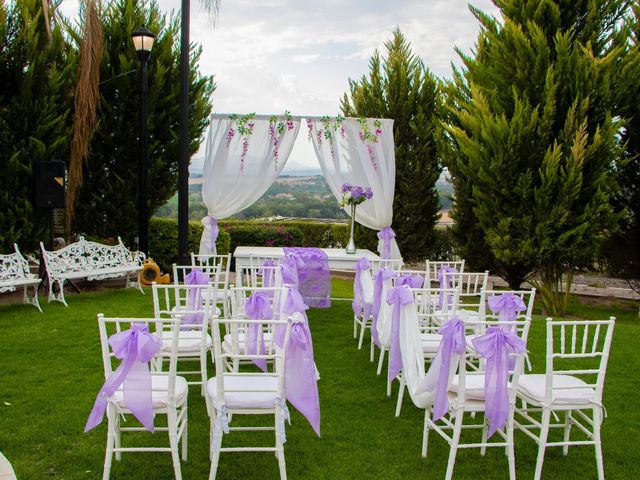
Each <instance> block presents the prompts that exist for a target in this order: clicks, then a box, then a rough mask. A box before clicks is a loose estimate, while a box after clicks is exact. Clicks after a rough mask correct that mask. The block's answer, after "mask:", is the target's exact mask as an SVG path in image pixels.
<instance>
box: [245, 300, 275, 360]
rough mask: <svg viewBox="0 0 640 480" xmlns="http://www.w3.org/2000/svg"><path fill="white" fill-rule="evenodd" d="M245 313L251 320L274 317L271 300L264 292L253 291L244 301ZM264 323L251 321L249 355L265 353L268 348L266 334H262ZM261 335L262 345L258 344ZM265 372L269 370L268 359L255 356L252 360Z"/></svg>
mask: <svg viewBox="0 0 640 480" xmlns="http://www.w3.org/2000/svg"><path fill="white" fill-rule="evenodd" d="M244 313H245V315H246V316H247V317H248V318H250V319H251V320H270V319H272V318H273V310H272V309H271V301H270V300H269V297H268V296H267V295H266V294H265V293H262V292H253V293H252V294H251V295H250V296H249V298H247V301H246V302H245V303H244ZM260 330H262V324H259V323H251V324H250V325H249V328H248V329H247V338H246V343H245V351H246V353H247V355H265V354H266V353H267V348H266V347H265V345H264V336H262V335H260ZM258 337H260V345H258ZM251 361H252V362H253V363H254V364H255V365H256V366H257V367H259V368H260V370H262V371H263V372H266V371H267V361H266V359H264V358H254V359H252V360H251Z"/></svg>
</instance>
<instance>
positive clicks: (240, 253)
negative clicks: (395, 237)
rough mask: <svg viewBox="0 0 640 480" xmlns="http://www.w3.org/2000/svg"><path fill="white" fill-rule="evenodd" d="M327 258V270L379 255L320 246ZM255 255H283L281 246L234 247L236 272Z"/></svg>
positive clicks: (352, 268) (347, 267)
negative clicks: (349, 252) (347, 251)
mask: <svg viewBox="0 0 640 480" xmlns="http://www.w3.org/2000/svg"><path fill="white" fill-rule="evenodd" d="M320 250H322V251H323V252H325V253H326V254H327V257H328V259H329V270H354V268H355V265H356V262H357V261H358V260H359V259H360V258H362V257H365V258H367V259H369V260H380V257H379V256H378V255H376V254H375V253H373V252H372V251H370V250H365V249H362V248H359V249H357V250H356V253H354V254H348V253H346V252H345V250H344V248H321V249H320ZM252 255H253V256H256V257H277V258H282V257H284V250H283V249H282V247H236V249H235V251H234V252H233V256H234V258H235V259H236V272H237V271H238V267H245V266H248V265H250V258H251V256H252Z"/></svg>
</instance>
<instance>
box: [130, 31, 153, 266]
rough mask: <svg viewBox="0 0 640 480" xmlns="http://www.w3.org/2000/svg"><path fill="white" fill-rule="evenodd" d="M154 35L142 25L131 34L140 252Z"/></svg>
mask: <svg viewBox="0 0 640 480" xmlns="http://www.w3.org/2000/svg"><path fill="white" fill-rule="evenodd" d="M155 38H156V36H155V35H154V34H153V33H151V32H150V31H149V30H148V29H147V28H146V27H145V26H144V25H143V26H142V27H140V28H139V29H138V30H136V31H135V32H133V33H132V34H131V39H132V40H133V46H134V47H135V49H136V52H137V53H138V58H139V59H140V64H141V66H142V69H141V75H140V87H141V91H142V99H141V101H140V163H139V165H138V167H139V171H138V248H139V249H140V251H141V252H144V253H145V254H147V255H148V254H149V208H148V199H147V197H148V187H147V177H148V174H149V171H148V170H149V167H148V163H149V162H148V158H147V157H148V153H147V148H148V146H147V141H148V138H147V137H148V133H147V97H148V95H149V92H148V88H147V83H148V81H147V61H148V60H149V57H150V56H151V48H153V41H154V40H155Z"/></svg>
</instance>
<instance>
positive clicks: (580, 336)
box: [516, 317, 633, 480]
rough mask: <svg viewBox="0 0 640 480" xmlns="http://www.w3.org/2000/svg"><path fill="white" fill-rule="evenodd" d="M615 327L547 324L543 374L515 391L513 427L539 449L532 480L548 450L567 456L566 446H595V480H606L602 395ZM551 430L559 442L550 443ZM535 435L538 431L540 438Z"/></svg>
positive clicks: (603, 323)
mask: <svg viewBox="0 0 640 480" xmlns="http://www.w3.org/2000/svg"><path fill="white" fill-rule="evenodd" d="M614 324H615V317H610V318H609V320H553V319H551V318H547V354H546V372H545V373H544V374H527V375H522V377H521V378H520V384H519V385H518V397H519V398H520V399H521V400H522V406H521V408H518V409H517V415H518V416H517V422H516V426H517V427H518V428H519V429H520V430H522V431H523V432H524V433H525V434H527V435H528V436H529V437H531V438H533V439H534V440H535V441H536V443H537V444H538V457H537V460H536V469H535V474H534V479H536V480H539V479H540V478H541V476H542V465H543V462H544V454H545V450H546V448H547V447H560V446H561V447H562V448H563V453H564V454H565V455H567V454H568V452H569V446H570V445H593V446H594V447H595V456H596V467H597V472H598V478H599V479H600V480H604V478H605V477H604V465H603V462H602V443H601V437H600V428H601V425H602V421H603V408H604V407H603V406H602V391H603V389H604V379H605V373H606V370H607V362H608V360H609V352H610V350H611V340H612V337H613V327H614ZM556 412H564V422H561V421H556V422H555V423H552V416H553V417H555V418H556V419H557V418H558V417H557V416H556ZM585 412H587V413H585ZM588 413H590V414H591V415H589V414H588ZM537 414H540V420H538V419H537V418H538V416H537ZM534 415H536V417H534ZM573 426H575V427H576V428H577V430H579V431H580V433H581V434H583V435H581V437H582V438H581V439H575V438H574V439H572V438H571V429H572V427H573ZM552 428H559V429H562V431H563V438H562V441H557V440H551V439H550V438H549V432H550V429H552ZM534 430H538V431H539V433H538V435H536V434H535V433H534ZM574 437H575V435H574ZM628 440H631V439H628ZM629 446H630V448H633V447H632V445H631V444H630V445H629ZM585 475H586V473H585ZM588 476H590V475H588Z"/></svg>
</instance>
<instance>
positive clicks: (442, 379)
mask: <svg viewBox="0 0 640 480" xmlns="http://www.w3.org/2000/svg"><path fill="white" fill-rule="evenodd" d="M438 332H439V333H441V334H442V339H441V340H440V346H439V347H438V353H437V354H436V358H435V359H434V362H433V363H434V364H435V363H437V362H440V371H439V373H438V384H437V385H436V398H435V401H434V405H433V420H434V421H436V420H438V419H440V418H442V417H443V416H444V415H445V414H446V413H447V412H448V411H449V399H448V397H447V392H448V390H449V374H450V372H451V358H452V357H453V355H454V354H457V355H462V354H464V352H465V351H466V348H467V343H466V338H465V335H464V324H463V323H462V321H461V320H460V319H459V318H458V317H457V316H453V317H451V319H450V320H449V321H448V322H447V323H445V325H444V326H443V327H442V328H441V329H440V330H438Z"/></svg>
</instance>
